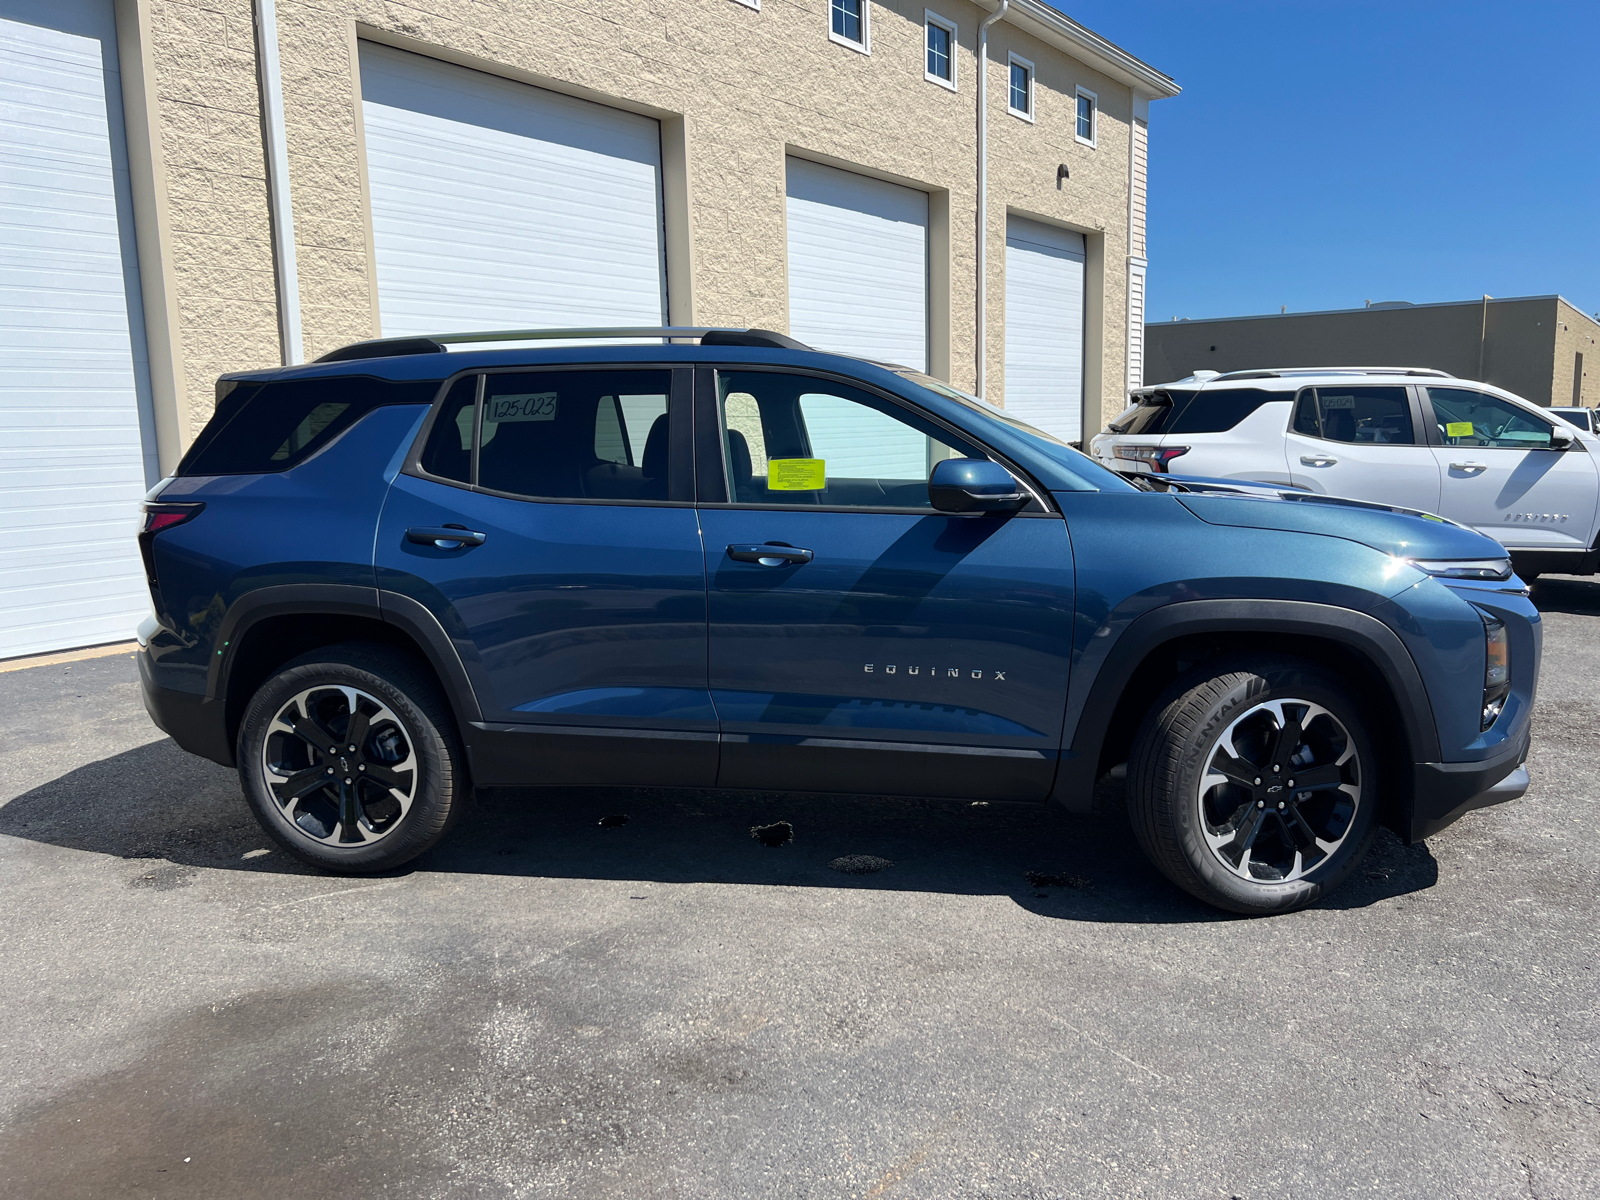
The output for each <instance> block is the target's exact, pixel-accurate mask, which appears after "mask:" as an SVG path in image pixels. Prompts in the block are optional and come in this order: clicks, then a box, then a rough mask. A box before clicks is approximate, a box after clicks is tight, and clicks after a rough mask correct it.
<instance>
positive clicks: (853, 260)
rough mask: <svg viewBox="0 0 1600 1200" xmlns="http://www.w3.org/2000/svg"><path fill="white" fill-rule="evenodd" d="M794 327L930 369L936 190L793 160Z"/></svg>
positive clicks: (845, 348) (797, 332)
mask: <svg viewBox="0 0 1600 1200" xmlns="http://www.w3.org/2000/svg"><path fill="white" fill-rule="evenodd" d="M787 213H788V224H789V237H788V250H789V333H790V334H791V336H793V337H796V338H798V339H799V340H800V341H802V342H805V343H806V344H807V345H810V346H814V347H816V348H817V349H819V350H833V351H837V352H839V353H841V354H856V355H860V356H861V357H863V358H871V359H876V360H877V361H880V362H891V363H899V364H900V365H902V366H908V367H915V368H916V369H917V370H919V371H926V370H927V369H928V195H927V193H926V192H919V191H917V190H916V189H914V188H908V187H901V186H900V185H898V184H893V183H885V182H883V181H882V180H879V179H869V178H867V177H866V176H865V175H856V174H853V173H852V172H849V171H841V170H838V169H836V168H834V167H824V166H819V165H818V164H816V163H812V162H806V161H804V160H802V159H798V158H791V159H790V160H789V163H788V207H787Z"/></svg>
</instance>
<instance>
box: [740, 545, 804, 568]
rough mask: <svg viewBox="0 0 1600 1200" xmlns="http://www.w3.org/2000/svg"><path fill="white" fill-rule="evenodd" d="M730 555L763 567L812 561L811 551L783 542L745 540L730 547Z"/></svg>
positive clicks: (785, 565)
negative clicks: (752, 541)
mask: <svg viewBox="0 0 1600 1200" xmlns="http://www.w3.org/2000/svg"><path fill="white" fill-rule="evenodd" d="M728 557H729V558H731V559H733V561H734V562H747V563H759V564H760V565H761V566H763V567H789V566H795V565H797V564H799V563H808V562H810V561H811V551H809V550H802V549H800V548H799V547H798V546H785V545H784V544H783V543H782V542H763V543H761V544H760V545H756V544H754V543H750V542H745V543H741V544H739V545H735V546H729V547H728Z"/></svg>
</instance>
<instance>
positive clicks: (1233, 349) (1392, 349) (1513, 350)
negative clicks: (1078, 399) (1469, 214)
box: [1145, 296, 1600, 408]
mask: <svg viewBox="0 0 1600 1200" xmlns="http://www.w3.org/2000/svg"><path fill="white" fill-rule="evenodd" d="M1355 366H1406V367H1434V368H1436V369H1438V370H1441V371H1448V372H1450V373H1451V374H1452V375H1457V376H1460V377H1461V378H1463V379H1478V380H1482V381H1483V382H1485V383H1492V384H1495V385H1496V386H1498V387H1503V388H1505V389H1506V390H1508V391H1511V392H1515V393H1516V394H1517V395H1519V396H1523V397H1526V398H1527V399H1529V400H1532V401H1534V402H1535V403H1536V404H1543V405H1568V404H1572V405H1576V404H1582V405H1586V406H1588V407H1591V408H1593V407H1595V406H1596V405H1600V321H1596V320H1595V318H1593V317H1591V316H1589V315H1588V314H1587V313H1585V312H1583V311H1582V310H1581V309H1579V308H1577V307H1575V306H1574V305H1573V304H1572V303H1571V302H1570V301H1568V300H1565V299H1563V298H1562V297H1560V296H1519V297H1515V298H1512V299H1507V300H1497V299H1492V298H1489V297H1484V298H1483V299H1480V300H1464V301H1456V302H1451V303H1445V304H1407V303H1402V302H1388V303H1383V304H1375V305H1372V306H1371V307H1368V308H1352V309H1336V310H1332V311H1329V312H1312V313H1287V314H1282V315H1278V314H1273V315H1271V316H1262V317H1223V318H1217V319H1209V320H1200V321H1187V320H1176V321H1161V322H1156V323H1152V324H1149V325H1146V326H1145V379H1146V380H1147V381H1149V382H1151V383H1164V382H1167V381H1170V380H1173V379H1181V378H1183V377H1184V376H1185V375H1189V374H1192V373H1193V372H1195V371H1197V370H1211V371H1242V370H1248V369H1250V368H1252V367H1355Z"/></svg>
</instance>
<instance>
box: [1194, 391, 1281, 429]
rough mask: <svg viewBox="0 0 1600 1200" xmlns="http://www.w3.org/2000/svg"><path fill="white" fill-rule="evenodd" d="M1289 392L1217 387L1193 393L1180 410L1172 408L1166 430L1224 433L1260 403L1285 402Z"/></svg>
mask: <svg viewBox="0 0 1600 1200" xmlns="http://www.w3.org/2000/svg"><path fill="white" fill-rule="evenodd" d="M1292 396H1293V393H1291V392H1269V391H1266V390H1265V389H1263V388H1219V389H1218V390H1216V391H1209V390H1208V391H1204V392H1199V393H1197V394H1195V396H1194V399H1193V400H1191V401H1190V402H1189V403H1188V404H1186V405H1185V406H1184V407H1183V408H1182V409H1181V410H1175V411H1174V413H1173V416H1172V421H1171V423H1170V424H1169V425H1168V426H1167V428H1166V429H1165V430H1164V432H1166V433H1226V432H1227V431H1228V430H1230V429H1232V428H1233V427H1234V426H1235V425H1237V424H1239V422H1240V421H1243V420H1244V419H1245V418H1246V417H1248V416H1249V415H1250V414H1251V413H1253V412H1255V411H1256V409H1258V408H1260V407H1261V406H1262V405H1263V404H1272V403H1273V402H1275V401H1276V402H1278V403H1282V404H1287V403H1288V402H1289V400H1290V399H1291V398H1292Z"/></svg>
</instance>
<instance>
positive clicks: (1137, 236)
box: [1128, 118, 1150, 258]
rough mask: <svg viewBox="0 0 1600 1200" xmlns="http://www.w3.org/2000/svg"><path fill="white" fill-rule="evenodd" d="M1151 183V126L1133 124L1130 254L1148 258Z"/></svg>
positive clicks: (1136, 121)
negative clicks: (1147, 228) (1146, 218)
mask: <svg viewBox="0 0 1600 1200" xmlns="http://www.w3.org/2000/svg"><path fill="white" fill-rule="evenodd" d="M1149 182H1150V126H1149V125H1148V124H1146V123H1145V122H1144V121H1141V120H1139V119H1137V118H1135V119H1134V122H1133V172H1132V180H1131V183H1132V189H1131V190H1132V193H1133V200H1132V204H1131V205H1130V208H1129V222H1128V225H1129V229H1128V253H1129V254H1132V255H1136V256H1137V257H1139V258H1148V257H1149V255H1148V254H1147V253H1146V249H1145V203H1146V195H1147V192H1148V190H1149Z"/></svg>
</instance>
